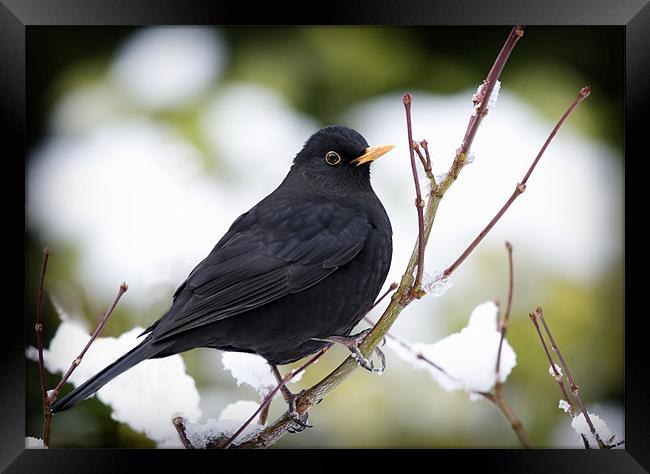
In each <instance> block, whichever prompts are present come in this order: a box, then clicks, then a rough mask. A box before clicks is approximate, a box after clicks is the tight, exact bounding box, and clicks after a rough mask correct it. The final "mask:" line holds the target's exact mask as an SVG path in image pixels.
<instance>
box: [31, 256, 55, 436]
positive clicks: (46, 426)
mask: <svg viewBox="0 0 650 474" xmlns="http://www.w3.org/2000/svg"><path fill="white" fill-rule="evenodd" d="M49 257H50V249H49V248H47V247H45V248H44V249H43V263H42V265H41V275H40V278H39V283H38V296H37V298H36V324H35V325H34V330H35V331H36V347H37V348H38V375H39V377H40V381H41V395H42V397H43V417H44V419H43V444H44V445H45V446H47V447H49V446H50V423H49V420H50V419H51V418H52V414H51V413H48V411H49V407H48V403H47V388H46V386H45V364H44V363H43V289H44V287H45V273H46V272H47V261H48V259H49Z"/></svg>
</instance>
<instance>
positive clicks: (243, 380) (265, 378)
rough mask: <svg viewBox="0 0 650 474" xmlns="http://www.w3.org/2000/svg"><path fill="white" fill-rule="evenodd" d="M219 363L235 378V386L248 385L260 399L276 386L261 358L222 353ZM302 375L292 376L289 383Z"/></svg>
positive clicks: (297, 379)
mask: <svg viewBox="0 0 650 474" xmlns="http://www.w3.org/2000/svg"><path fill="white" fill-rule="evenodd" d="M221 362H222V363H223V367H224V369H226V370H228V371H229V372H230V373H231V374H232V376H233V377H234V378H235V380H236V381H237V385H241V384H246V385H250V386H251V387H253V388H254V389H255V390H256V391H257V392H258V393H259V394H260V395H261V396H262V397H264V396H266V395H267V394H268V393H269V391H270V390H272V389H273V388H275V387H276V386H277V381H276V380H275V376H274V375H273V372H271V367H270V366H269V364H268V362H266V360H265V359H264V358H263V357H260V356H258V355H255V354H247V353H245V352H224V353H223V355H222V357H221ZM302 374H303V372H300V373H299V374H297V375H296V376H294V377H293V378H292V379H291V381H290V383H293V382H297V381H299V380H300V379H301V378H302Z"/></svg>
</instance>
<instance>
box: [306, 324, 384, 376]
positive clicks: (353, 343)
mask: <svg viewBox="0 0 650 474" xmlns="http://www.w3.org/2000/svg"><path fill="white" fill-rule="evenodd" d="M370 331H371V329H365V330H363V331H361V332H360V333H359V334H354V335H353V336H329V337H325V338H322V339H321V338H315V337H314V338H312V339H314V340H316V341H326V342H334V343H338V344H342V345H344V346H345V347H347V348H348V350H349V351H350V352H351V353H352V358H354V359H355V360H356V361H357V364H359V365H360V366H361V367H363V368H364V369H366V370H367V371H369V372H372V373H373V374H382V373H383V372H384V370H385V369H386V356H385V355H384V353H383V351H382V350H381V349H380V348H379V347H375V349H374V350H373V352H372V353H376V354H377V357H378V358H379V361H380V362H381V367H375V363H374V362H373V361H372V353H371V354H370V357H371V358H370V359H367V358H365V357H364V355H363V354H362V353H361V351H360V350H359V344H361V343H362V342H363V341H364V340H365V338H366V337H367V336H368V334H370ZM385 342H386V339H383V340H382V344H381V345H382V346H383V345H384V344H385Z"/></svg>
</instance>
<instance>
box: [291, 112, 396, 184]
mask: <svg viewBox="0 0 650 474" xmlns="http://www.w3.org/2000/svg"><path fill="white" fill-rule="evenodd" d="M393 148H394V145H382V146H370V145H368V142H367V141H366V139H365V138H363V136H362V135H361V134H360V133H359V132H357V131H356V130H353V129H351V128H348V127H344V126H342V125H329V126H327V127H324V128H321V129H320V130H318V131H317V132H316V133H314V134H313V135H312V136H311V137H309V139H308V140H307V142H306V143H305V145H304V147H303V148H302V150H300V152H299V153H298V154H297V155H296V157H295V158H294V160H293V166H292V167H291V173H292V174H294V175H299V176H301V177H302V178H303V179H304V180H305V181H306V182H307V183H306V184H308V185H309V184H310V183H311V184H313V185H321V186H322V185H324V186H329V187H332V188H333V189H339V188H340V187H350V186H355V187H357V186H362V187H363V186H370V171H369V170H370V164H371V163H372V162H373V161H375V160H376V159H377V158H379V157H381V156H382V155H384V154H385V153H387V152H389V151H390V150H392V149H393Z"/></svg>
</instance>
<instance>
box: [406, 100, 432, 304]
mask: <svg viewBox="0 0 650 474" xmlns="http://www.w3.org/2000/svg"><path fill="white" fill-rule="evenodd" d="M412 100H413V96H412V95H411V94H410V93H409V92H406V93H405V94H404V95H403V97H402V102H403V103H404V110H405V111H406V133H407V135H408V143H409V155H410V157H411V171H412V172H413V182H414V183H415V208H416V209H417V212H418V270H417V274H416V276H415V281H414V282H413V288H412V290H411V293H412V294H413V296H415V297H416V298H421V297H422V296H424V295H425V292H423V291H422V290H421V288H420V287H421V285H422V274H423V272H424V249H425V246H426V245H425V241H424V201H423V200H422V192H421V191H420V180H419V178H418V170H417V166H416V164H415V148H416V147H417V145H416V143H415V142H414V141H413V129H412V126H411V102H412Z"/></svg>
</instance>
